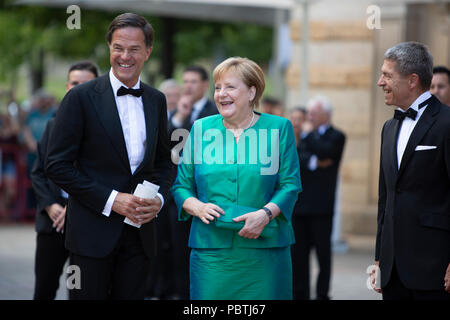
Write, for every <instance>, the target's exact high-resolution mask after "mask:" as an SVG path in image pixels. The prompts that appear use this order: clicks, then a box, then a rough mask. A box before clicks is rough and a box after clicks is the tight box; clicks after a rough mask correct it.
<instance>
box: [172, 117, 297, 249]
mask: <svg viewBox="0 0 450 320" xmlns="http://www.w3.org/2000/svg"><path fill="white" fill-rule="evenodd" d="M258 114H259V113H258ZM222 119H223V118H222V116H221V115H213V116H209V117H206V118H203V119H200V120H197V121H195V122H194V125H193V127H192V129H191V132H190V134H189V137H188V138H187V140H186V144H185V146H184V148H183V156H182V159H181V162H180V164H179V165H178V175H177V178H176V180H175V183H174V185H173V186H172V189H171V191H172V194H173V196H174V199H175V202H176V204H177V207H178V217H179V219H180V220H187V219H189V218H190V217H192V216H191V215H189V214H188V213H186V212H185V211H184V210H183V208H182V205H183V203H184V201H185V200H186V199H187V198H189V197H196V198H197V199H199V200H200V201H202V202H205V203H207V202H210V203H214V204H217V205H218V206H220V207H221V208H222V209H224V211H225V216H224V217H223V218H224V219H228V221H230V220H231V218H232V216H231V215H233V214H236V212H238V215H240V214H244V213H246V212H250V211H255V210H258V209H261V208H262V207H263V206H264V205H265V204H267V203H268V202H273V203H275V204H277V205H278V207H280V209H281V214H280V215H279V216H278V217H277V218H275V219H274V220H272V221H271V223H270V224H269V225H270V226H271V228H272V229H271V230H274V232H272V234H271V235H270V236H264V237H263V236H260V237H258V239H246V238H242V237H241V236H239V235H238V231H239V228H238V229H237V230H231V229H227V228H223V227H218V226H217V225H216V223H215V222H211V223H210V224H204V223H203V222H202V221H201V220H200V219H199V218H197V217H194V218H193V221H192V225H191V232H190V236H189V246H190V247H191V248H230V247H232V246H238V247H253V248H270V247H285V246H288V245H291V244H293V243H294V242H295V240H294V232H293V229H292V225H291V216H292V211H293V208H294V205H295V202H296V200H297V196H298V193H299V192H300V191H301V190H302V186H301V182H300V166H299V160H298V155H297V150H296V144H295V138H294V132H293V129H292V125H291V123H290V122H289V120H287V119H285V118H282V117H278V116H273V115H269V114H264V113H263V114H260V118H259V119H258V121H257V122H256V123H255V124H254V125H253V126H252V127H250V128H248V129H246V130H245V131H244V132H243V133H242V135H241V137H240V139H239V142H238V143H237V144H236V140H235V139H234V136H233V134H232V133H231V132H230V131H229V130H227V129H226V128H225V127H224V125H223V122H222ZM221 219H222V218H221ZM230 223H234V222H231V221H230ZM269 225H268V226H269ZM268 226H266V227H265V230H266V229H268Z"/></svg>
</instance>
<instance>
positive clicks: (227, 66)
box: [213, 57, 266, 108]
mask: <svg viewBox="0 0 450 320" xmlns="http://www.w3.org/2000/svg"><path fill="white" fill-rule="evenodd" d="M229 71H231V72H233V73H234V74H236V75H237V76H238V77H239V78H240V79H241V80H242V82H244V83H245V84H246V86H247V87H249V88H251V87H255V89H256V93H255V98H254V99H253V100H252V102H251V105H252V107H253V108H257V107H258V106H259V100H260V99H261V96H262V94H263V92H264V88H265V86H266V83H265V80H264V72H263V71H262V70H261V68H260V67H259V66H258V65H257V64H256V63H255V62H254V61H252V60H250V59H247V58H241V57H231V58H228V59H226V60H225V61H223V62H221V63H220V64H219V65H218V66H217V67H216V68H215V69H214V72H213V79H214V82H217V80H218V79H220V78H221V77H222V76H223V75H224V74H225V73H227V72H229Z"/></svg>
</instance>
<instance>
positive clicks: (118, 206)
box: [112, 192, 161, 224]
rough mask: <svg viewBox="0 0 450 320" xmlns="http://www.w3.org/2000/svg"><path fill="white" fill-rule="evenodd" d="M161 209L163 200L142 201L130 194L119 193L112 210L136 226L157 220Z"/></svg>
mask: <svg viewBox="0 0 450 320" xmlns="http://www.w3.org/2000/svg"><path fill="white" fill-rule="evenodd" d="M160 208H161V200H160V199H159V198H158V197H156V198H155V199H151V200H150V199H142V198H139V197H136V196H133V195H132V194H129V193H122V192H119V193H118V194H117V196H116V199H115V200H114V203H113V205H112V210H113V211H114V212H117V213H118V214H120V215H122V216H124V217H127V218H128V219H130V220H131V221H133V222H134V223H136V224H144V223H147V222H149V221H151V220H152V219H154V218H155V216H156V212H158V210H159V209H160ZM138 209H139V210H138Z"/></svg>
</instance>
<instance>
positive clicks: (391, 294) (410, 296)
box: [382, 263, 450, 301]
mask: <svg viewBox="0 0 450 320" xmlns="http://www.w3.org/2000/svg"><path fill="white" fill-rule="evenodd" d="M382 294H383V300H444V301H445V300H447V301H450V293H448V292H446V291H445V290H444V275H442V290H411V289H408V288H406V287H405V286H404V285H403V283H402V282H401V280H400V278H399V276H398V271H397V268H396V266H395V263H394V264H393V267H392V272H391V278H390V279H389V282H388V284H387V285H386V287H384V288H383V289H382Z"/></svg>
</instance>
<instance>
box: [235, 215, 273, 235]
mask: <svg viewBox="0 0 450 320" xmlns="http://www.w3.org/2000/svg"><path fill="white" fill-rule="evenodd" d="M233 221H234V222H240V221H245V224H244V227H243V228H242V229H241V230H240V231H239V235H240V236H241V237H243V238H248V239H256V238H258V237H259V235H260V234H261V232H262V231H263V230H264V227H265V226H266V225H267V224H268V223H269V222H270V219H269V216H268V215H267V213H266V212H265V211H264V210H262V209H261V210H258V211H252V212H249V213H246V214H243V215H242V216H239V217H236V218H234V219H233Z"/></svg>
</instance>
